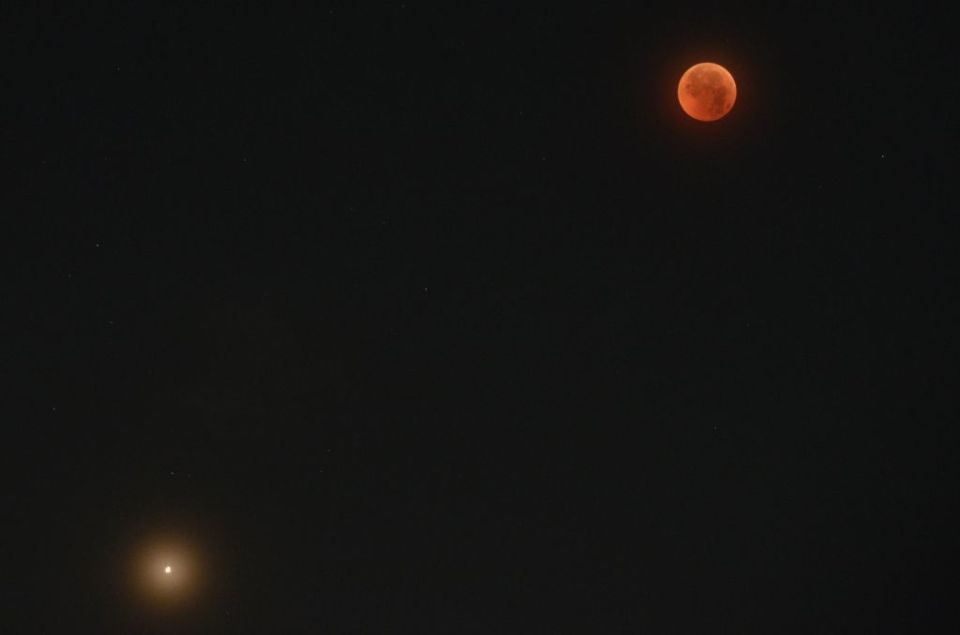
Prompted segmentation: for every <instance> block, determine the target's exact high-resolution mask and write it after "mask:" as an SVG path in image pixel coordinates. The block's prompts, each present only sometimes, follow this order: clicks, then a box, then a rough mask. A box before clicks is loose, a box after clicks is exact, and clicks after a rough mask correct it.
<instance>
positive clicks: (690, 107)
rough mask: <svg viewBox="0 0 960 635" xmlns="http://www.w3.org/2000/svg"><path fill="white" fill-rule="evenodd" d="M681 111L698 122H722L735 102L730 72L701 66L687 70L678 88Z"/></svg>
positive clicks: (716, 67) (735, 91)
mask: <svg viewBox="0 0 960 635" xmlns="http://www.w3.org/2000/svg"><path fill="white" fill-rule="evenodd" d="M677 99H679V100H680V107H681V108H683V111H684V112H685V113H687V114H688V115H690V116H691V117H693V118H694V119H696V120H698V121H716V120H718V119H722V118H723V117H724V116H725V115H726V114H727V113H728V112H730V109H731V108H733V104H734V102H735V101H736V100H737V84H736V82H734V81H733V75H731V74H730V71H728V70H727V69H725V68H724V67H722V66H720V65H719V64H714V63H713V62H703V63H700V64H695V65H694V66H691V67H690V68H688V69H687V72H685V73H684V74H683V77H681V78H680V84H679V85H678V86H677Z"/></svg>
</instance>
